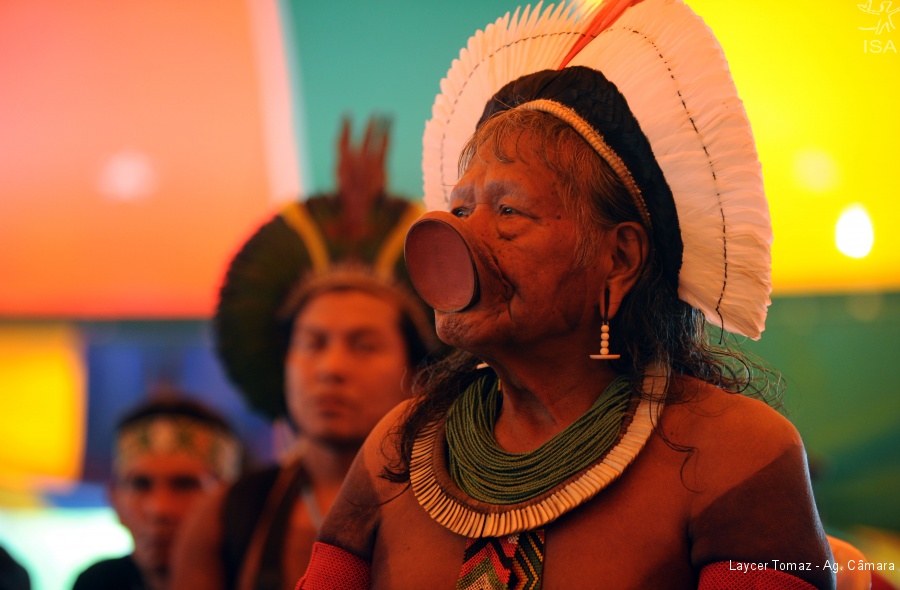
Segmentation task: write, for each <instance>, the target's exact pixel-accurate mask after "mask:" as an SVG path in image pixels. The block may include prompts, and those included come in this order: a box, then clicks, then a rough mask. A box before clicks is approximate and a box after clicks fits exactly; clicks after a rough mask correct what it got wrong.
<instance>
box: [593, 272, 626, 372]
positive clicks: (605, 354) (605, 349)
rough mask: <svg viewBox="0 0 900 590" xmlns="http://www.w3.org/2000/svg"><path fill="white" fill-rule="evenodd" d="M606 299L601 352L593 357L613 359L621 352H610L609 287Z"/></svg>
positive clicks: (601, 330)
mask: <svg viewBox="0 0 900 590" xmlns="http://www.w3.org/2000/svg"><path fill="white" fill-rule="evenodd" d="M603 298H604V299H605V300H606V301H605V302H604V305H603V324H602V325H601V326H600V354H592V355H591V358H592V359H596V360H601V361H611V360H614V359H617V358H620V357H621V356H622V355H620V354H609V289H606V292H605V293H604V297H603Z"/></svg>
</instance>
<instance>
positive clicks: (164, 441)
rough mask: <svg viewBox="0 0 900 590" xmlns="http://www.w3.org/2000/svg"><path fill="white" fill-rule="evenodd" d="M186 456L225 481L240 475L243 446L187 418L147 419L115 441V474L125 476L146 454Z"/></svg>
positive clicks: (125, 430)
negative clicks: (197, 460) (203, 464)
mask: <svg viewBox="0 0 900 590" xmlns="http://www.w3.org/2000/svg"><path fill="white" fill-rule="evenodd" d="M175 454H184V455H188V456H191V457H195V458H197V459H200V460H201V461H203V462H204V463H206V464H207V465H208V466H209V469H210V471H212V472H213V473H214V474H215V475H216V476H217V477H218V478H220V479H221V480H223V481H225V482H231V481H234V480H235V479H237V476H238V474H239V472H240V463H241V451H240V444H239V443H238V441H237V439H236V438H235V437H234V436H231V435H230V434H228V433H226V432H224V431H222V430H221V429H217V428H214V427H212V426H210V425H209V424H207V423H204V422H201V421H199V420H196V419H193V418H190V417H187V416H162V415H158V416H148V417H147V418H145V419H142V420H139V421H137V422H135V423H132V424H129V425H128V426H126V427H125V428H124V429H123V430H122V431H121V432H120V433H119V435H118V437H117V438H116V447H115V471H116V473H117V474H119V475H122V474H124V473H126V472H127V471H128V470H129V469H130V468H131V467H132V466H133V465H134V462H135V461H136V460H138V459H140V458H141V457H145V456H147V455H175Z"/></svg>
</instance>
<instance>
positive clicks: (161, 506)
mask: <svg viewBox="0 0 900 590" xmlns="http://www.w3.org/2000/svg"><path fill="white" fill-rule="evenodd" d="M183 505H184V499H183V498H181V497H179V494H176V493H175V491H174V490H172V489H171V488H169V487H168V486H156V487H154V489H153V490H152V491H151V492H150V494H149V495H148V496H147V499H146V501H145V506H146V510H147V512H148V513H149V514H150V515H151V516H153V517H154V518H158V519H176V518H178V517H179V516H180V514H181V512H182V507H183Z"/></svg>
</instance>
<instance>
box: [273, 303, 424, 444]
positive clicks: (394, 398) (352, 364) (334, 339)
mask: <svg viewBox="0 0 900 590" xmlns="http://www.w3.org/2000/svg"><path fill="white" fill-rule="evenodd" d="M410 373H411V370H410V367H409V364H408V359H407V351H406V342H405V341H404V339H403V335H402V334H401V332H400V312H399V311H398V310H397V308H396V306H395V305H393V304H392V303H389V302H388V301H385V300H383V299H380V298H378V297H375V296H373V295H370V294H368V293H364V292H361V291H337V292H330V293H323V294H321V295H318V296H317V297H315V298H314V299H313V300H312V301H310V302H309V303H307V304H306V306H305V307H304V308H303V310H302V311H301V312H300V314H299V315H298V316H297V319H296V320H295V322H294V330H293V335H292V339H291V345H290V348H289V350H288V354H287V360H286V364H285V384H286V389H287V391H286V395H287V405H288V410H289V411H290V413H291V417H292V418H293V419H294V422H295V423H296V424H297V426H298V427H299V429H300V431H301V432H302V433H303V434H304V435H305V436H307V437H309V438H310V439H312V440H314V441H319V442H323V443H325V444H329V445H336V446H348V447H354V446H358V445H360V444H362V442H363V441H364V440H365V438H366V436H367V435H368V434H369V431H371V430H372V428H373V427H374V426H375V424H377V423H378V421H379V420H380V419H381V417H382V416H384V415H385V414H386V413H387V412H388V410H390V409H391V408H393V407H394V406H396V405H397V404H398V403H400V402H401V401H403V400H404V399H406V398H407V397H409V391H408V388H407V386H406V385H405V382H406V380H408V378H409V377H410Z"/></svg>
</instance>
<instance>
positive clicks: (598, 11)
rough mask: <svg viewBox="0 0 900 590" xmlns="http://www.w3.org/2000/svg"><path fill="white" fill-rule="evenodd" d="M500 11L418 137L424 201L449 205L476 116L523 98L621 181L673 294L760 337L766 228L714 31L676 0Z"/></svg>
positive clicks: (767, 274) (765, 301) (746, 128)
mask: <svg viewBox="0 0 900 590" xmlns="http://www.w3.org/2000/svg"><path fill="white" fill-rule="evenodd" d="M541 7H542V5H541V3H539V4H537V6H536V7H535V9H534V10H531V9H530V8H528V7H527V8H525V9H524V10H522V11H519V10H517V11H516V12H515V13H514V14H513V15H512V16H510V15H509V14H507V15H506V16H504V17H503V18H500V19H498V20H497V21H496V22H495V23H493V24H492V25H488V27H487V28H485V30H484V31H483V32H482V31H479V32H478V33H476V34H475V35H474V36H473V37H472V38H470V39H469V43H468V46H467V47H466V48H464V49H463V50H462V51H461V52H460V57H459V59H458V60H455V61H454V62H453V65H452V66H451V68H450V71H449V72H448V73H447V77H446V78H445V79H444V80H442V81H441V94H439V95H438V96H437V98H436V99H435V103H434V106H433V108H432V118H431V120H429V121H428V123H427V125H426V128H425V135H424V138H423V161H422V167H423V173H424V193H425V204H426V206H427V207H428V208H429V209H432V210H434V209H443V210H447V209H448V206H449V201H450V191H451V190H452V188H453V186H454V185H455V184H456V182H457V180H458V174H459V171H458V168H457V158H458V155H459V153H460V151H461V149H462V146H463V145H464V144H465V142H466V141H467V140H468V138H469V137H470V136H471V135H472V133H474V131H475V129H476V127H477V126H478V125H479V124H480V123H481V122H483V121H484V120H486V119H487V118H488V117H490V116H491V115H493V114H495V113H496V112H499V111H501V110H506V109H509V108H532V109H536V110H541V111H543V112H546V113H549V114H551V115H553V116H556V117H558V118H560V119H562V120H564V121H566V122H567V123H568V124H569V125H571V126H572V127H573V129H575V130H576V131H577V132H579V133H580V134H581V135H582V137H584V138H585V139H586V140H587V141H588V143H589V144H590V145H591V146H592V147H593V148H594V149H595V151H597V153H598V154H599V155H600V156H601V157H602V158H603V159H604V160H605V161H606V162H607V163H608V164H609V165H610V167H611V168H612V169H613V170H614V171H615V172H616V174H617V175H618V176H619V178H620V179H621V180H622V182H623V184H624V185H625V186H626V188H627V189H628V190H629V193H630V194H631V196H632V198H633V199H634V200H635V204H636V206H637V208H638V211H640V212H641V214H642V218H643V221H644V224H645V225H646V226H647V229H648V231H649V233H650V235H651V236H652V239H653V244H654V247H655V248H656V250H657V251H658V252H659V253H660V255H661V256H662V259H663V261H664V268H665V272H666V275H667V277H668V278H669V279H670V280H671V281H672V282H673V284H677V286H678V296H679V298H680V299H681V300H683V301H685V302H687V303H688V304H690V305H692V306H693V307H695V308H697V309H699V310H700V311H702V312H703V314H704V316H705V317H706V319H707V320H708V321H709V322H711V323H712V324H714V325H717V326H720V327H722V328H723V329H724V330H727V331H729V332H733V333H735V334H740V335H744V336H748V337H750V338H754V339H756V338H759V335H760V333H761V332H762V330H763V328H764V326H765V317H766V313H767V309H768V306H769V304H770V303H771V301H770V299H769V294H770V292H771V253H770V248H771V242H772V231H771V223H770V220H769V212H768V204H767V202H766V199H765V192H764V189H763V183H762V173H761V167H760V163H759V159H758V157H757V154H756V148H755V144H754V140H753V134H752V131H751V129H750V123H749V120H748V119H747V115H746V113H745V111H744V108H743V104H742V103H741V101H740V99H739V98H738V95H737V90H736V89H735V87H734V83H733V81H732V78H731V74H730V72H729V70H728V64H727V62H726V60H725V57H724V55H723V53H722V49H721V47H720V45H719V43H718V41H717V40H716V38H715V36H714V35H713V34H712V32H711V31H710V30H709V28H708V27H707V26H706V25H705V24H704V23H703V21H702V20H701V19H700V18H699V17H698V16H697V15H696V14H694V12H693V11H692V10H691V9H690V8H688V7H687V6H685V5H684V4H683V3H682V2H680V1H678V0H644V1H643V2H640V1H639V0H616V1H612V2H605V3H603V4H601V5H600V6H598V7H597V8H595V9H593V10H590V11H588V12H586V13H580V12H578V10H577V8H576V7H575V6H574V5H570V6H568V7H565V6H564V4H559V5H558V6H555V7H554V5H550V6H549V7H548V8H547V9H546V10H543V11H542V9H541Z"/></svg>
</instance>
